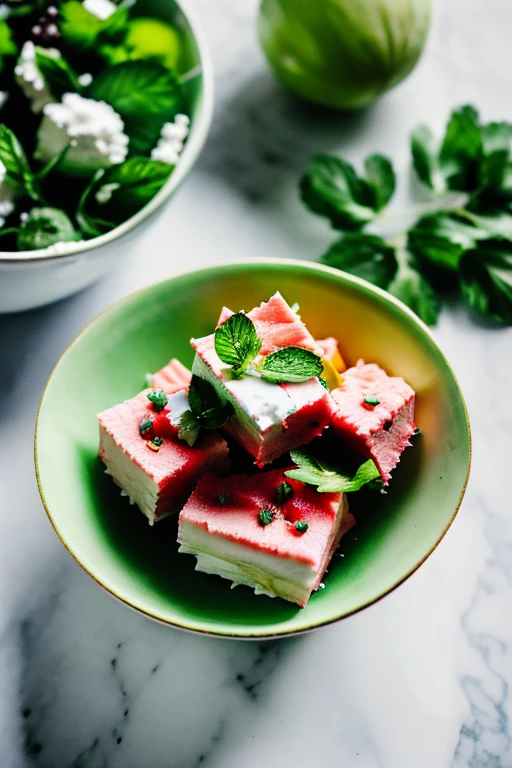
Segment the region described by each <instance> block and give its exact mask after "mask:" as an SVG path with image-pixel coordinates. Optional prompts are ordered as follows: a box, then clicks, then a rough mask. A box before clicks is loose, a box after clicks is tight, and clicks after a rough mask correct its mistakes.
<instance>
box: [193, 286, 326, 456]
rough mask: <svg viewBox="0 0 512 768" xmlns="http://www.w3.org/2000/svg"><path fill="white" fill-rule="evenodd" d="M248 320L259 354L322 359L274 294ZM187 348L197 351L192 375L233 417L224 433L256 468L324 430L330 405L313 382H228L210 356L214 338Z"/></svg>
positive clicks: (226, 370)
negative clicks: (303, 353) (297, 351)
mask: <svg viewBox="0 0 512 768" xmlns="http://www.w3.org/2000/svg"><path fill="white" fill-rule="evenodd" d="M248 316H249V317H250V318H251V320H252V321H253V323H254V325H255V328H256V332H257V333H258V336H259V337H260V339H261V340H262V347H261V350H260V354H261V355H268V354H270V353H271V352H275V351H276V350H277V349H280V348H282V347H286V346H299V347H303V348H306V349H310V350H312V351H314V352H316V353H318V354H321V352H322V350H321V348H320V347H319V346H318V344H317V342H316V341H315V340H314V338H313V337H312V336H311V334H310V333H309V331H308V330H307V328H306V326H305V325H304V323H303V322H302V320H301V319H300V317H299V316H298V315H297V313H296V312H294V311H293V310H292V309H291V308H290V307H289V306H288V304H287V303H286V301H285V300H284V299H283V297H282V296H281V295H280V294H279V293H276V294H275V295H274V296H273V297H272V298H271V299H270V300H269V301H267V302H265V303H263V304H261V306H259V307H256V308H255V309H253V310H251V311H250V312H249V313H248ZM227 317H229V310H226V309H224V310H223V312H222V315H221V319H222V320H226V319H227ZM191 343H192V346H193V347H194V349H195V350H196V357H195V360H194V364H193V367H192V371H193V373H194V374H196V375H197V376H200V377H201V378H203V379H206V380H208V381H210V382H211V383H212V384H213V386H214V387H215V388H216V390H217V392H218V393H219V395H220V396H221V397H223V398H226V399H228V400H229V401H230V402H231V403H232V405H233V415H232V416H231V417H230V419H229V420H228V422H227V423H226V424H225V426H224V429H225V431H226V432H227V433H228V434H230V435H231V436H232V437H233V438H234V439H235V440H237V441H238V442H239V443H241V445H242V446H243V447H244V448H245V449H246V450H247V451H248V452H249V453H250V454H251V455H252V456H253V457H254V458H255V459H256V463H257V465H258V466H260V467H262V466H264V465H265V464H267V463H269V462H272V461H273V460H274V459H276V458H279V456H282V455H283V454H284V453H286V452H287V451H289V450H291V449H292V448H296V447H297V446H299V445H305V444H306V443H309V442H310V441H311V440H312V439H313V438H314V437H317V436H318V435H320V434H321V433H322V432H323V430H324V429H325V427H326V425H327V423H328V419H329V416H330V400H329V395H328V392H327V391H326V390H325V388H324V387H323V386H322V385H321V384H320V382H319V381H318V379H310V380H309V381H306V382H303V383H300V384H286V383H285V384H274V383H271V382H268V381H264V380H263V379H260V378H256V377H253V376H244V377H243V378H241V379H233V378H231V373H230V369H229V368H228V367H226V365H225V364H224V363H223V362H222V361H221V360H220V359H219V357H218V356H217V353H216V352H215V344H214V335H213V334H211V335H210V336H205V337H203V338H200V339H192V342H191Z"/></svg>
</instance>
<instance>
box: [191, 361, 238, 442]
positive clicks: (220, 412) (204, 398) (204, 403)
mask: <svg viewBox="0 0 512 768" xmlns="http://www.w3.org/2000/svg"><path fill="white" fill-rule="evenodd" d="M188 402H189V403H190V410H191V411H192V413H193V414H194V416H195V417H196V419H197V421H198V423H199V425H200V426H202V427H204V428H205V429H219V428H220V427H222V426H223V425H224V424H225V423H226V421H227V420H228V418H229V417H230V416H231V414H232V412H233V406H232V404H231V403H230V402H229V401H228V400H223V399H222V398H221V397H220V395H219V394H218V392H217V390H216V389H215V387H214V386H213V384H211V383H210V382H209V381H207V380H206V379H202V378H201V377H200V376H196V375H195V374H194V375H193V376H192V380H191V382H190V386H189V389H188Z"/></svg>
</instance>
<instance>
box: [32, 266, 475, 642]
mask: <svg viewBox="0 0 512 768" xmlns="http://www.w3.org/2000/svg"><path fill="white" fill-rule="evenodd" d="M269 264H275V265H280V266H288V265H290V266H295V267H301V268H305V269H310V270H311V271H312V272H315V271H317V272H320V273H324V274H326V275H330V276H331V277H334V278H337V279H339V278H340V277H342V279H343V280H344V281H346V282H348V283H349V284H350V283H352V284H355V285H357V286H359V287H361V288H363V289H364V290H365V291H366V292H367V293H376V294H377V295H378V296H380V297H381V298H384V299H385V300H387V301H389V302H390V303H391V304H394V305H395V306H397V307H398V308H399V309H401V310H402V311H403V312H405V314H407V315H408V316H409V319H410V320H412V321H413V322H414V323H415V324H416V325H417V326H418V327H419V328H420V329H421V330H422V331H423V332H424V333H426V335H427V336H428V337H429V339H430V340H431V342H432V343H433V344H434V346H435V347H436V349H437V350H438V352H439V354H440V356H441V358H442V360H443V362H444V364H445V365H446V367H447V369H448V371H449V373H450V375H451V376H452V378H453V381H454V383H455V385H456V388H457V391H458V393H459V397H460V401H461V404H462V409H463V413H464V420H465V423H466V429H467V438H468V462H467V467H466V474H465V478H464V483H463V486H462V490H461V493H460V496H459V499H458V501H457V504H456V506H455V509H454V511H453V513H452V515H451V517H450V519H449V520H448V522H447V524H446V525H445V527H444V528H443V530H442V531H441V533H440V535H439V537H438V538H437V540H436V541H435V543H434V544H433V545H432V546H431V547H430V549H429V550H428V552H426V553H425V554H424V555H423V556H422V557H421V558H420V559H419V561H418V562H417V563H415V564H414V566H412V567H411V568H410V569H409V570H408V571H407V572H406V573H405V574H404V575H403V576H402V577H401V578H400V579H398V580H397V581H396V582H395V583H394V584H392V585H391V587H389V588H386V589H385V590H384V591H382V592H379V593H378V594H377V595H376V596H375V597H373V598H371V599H370V600H367V601H366V602H364V603H363V604H361V605H358V606H357V607H356V608H354V609H352V610H351V611H348V612H347V613H342V614H340V615H337V616H334V617H332V618H328V619H326V620H325V621H319V622H315V623H313V624H309V625H304V626H300V627H298V628H297V629H293V630H286V629H285V630H283V631H282V632H280V631H275V630H274V631H272V632H265V631H262V632H252V633H250V632H241V633H239V634H237V633H234V632H233V631H225V632H223V631H222V630H221V629H215V630H211V629H210V630H209V629H202V628H200V627H197V626H191V625H190V624H188V625H187V624H186V623H182V624H180V623H179V622H177V621H170V620H169V619H167V618H165V616H163V615H161V614H160V615H159V614H158V612H157V611H154V612H151V611H150V610H148V609H147V608H144V607H142V606H140V605H135V604H134V603H133V602H130V600H129V599H127V598H126V597H124V596H123V595H120V594H118V593H117V592H116V591H115V588H114V587H113V586H107V585H106V584H104V583H103V582H102V581H101V580H100V578H99V577H98V575H96V574H95V573H93V572H92V570H91V569H90V568H89V567H88V566H87V564H86V563H85V562H83V560H82V559H81V558H80V557H79V556H78V555H77V554H76V553H75V552H74V551H73V549H72V547H71V545H70V544H68V542H67V541H65V540H64V538H63V537H62V536H61V533H60V531H59V528H58V525H57V522H56V521H55V520H54V518H53V516H52V513H51V512H50V509H49V507H48V504H47V502H46V499H45V496H44V491H43V488H42V482H41V476H40V471H39V461H38V451H37V442H38V430H39V419H40V415H41V411H42V408H43V404H44V401H45V397H46V393H47V390H48V388H49V387H50V385H51V382H52V380H53V378H54V376H55V373H56V371H57V369H58V368H59V366H60V364H61V362H62V361H63V359H64V357H65V356H66V355H67V353H68V351H69V350H70V349H71V348H72V347H73V346H74V345H75V344H76V343H77V342H78V341H79V339H81V337H82V336H83V335H85V334H86V333H87V332H88V330H89V328H91V327H92V326H93V325H94V324H95V323H96V322H97V321H98V320H100V318H102V317H104V316H105V315H107V314H108V313H109V312H111V311H114V310H115V309H116V308H117V307H119V306H121V305H122V304H124V303H125V302H127V301H130V300H131V299H133V298H135V297H136V296H138V295H140V294H141V293H144V292H145V291H151V290H152V289H153V288H155V287H156V286H158V285H160V284H162V283H166V282H169V281H171V280H175V279H177V278H185V277H192V276H193V275H196V274H198V273H205V272H210V273H215V272H217V271H218V270H222V269H226V268H230V267H240V266H242V267H243V266H245V265H253V266H256V265H259V266H265V265H269ZM471 462H472V437H471V425H470V420H469V414H468V410H467V406H466V402H465V399H464V395H463V393H462V390H461V387H460V384H459V381H458V379H457V377H456V375H455V373H454V371H453V369H452V367H451V365H450V363H449V362H448V360H447V359H446V356H445V354H444V352H443V351H442V349H441V348H440V346H439V345H438V343H437V341H436V340H435V338H434V335H433V333H432V331H431V330H430V328H429V327H428V326H427V325H426V324H425V323H424V322H423V321H422V320H421V319H420V318H419V317H418V316H417V315H416V314H415V313H414V312H413V311H412V310H411V309H410V308H409V307H408V306H407V305H406V304H404V303H403V302H402V301H400V300H399V299H397V298H395V297H394V296H392V295H391V294H389V293H388V292H387V291H384V290H383V289H382V288H379V287H377V286H375V285H373V284H371V283H369V282H368V281H366V280H363V279H362V278H360V277H357V276H355V275H351V274H349V273H348V272H344V271H343V270H339V269H336V268H334V267H329V266H327V265H325V264H318V263H316V262H312V261H306V260H301V259H283V258H270V257H266V258H265V257H263V258H250V259H244V260H243V261H235V262H233V261H221V262H217V263H216V264H215V265H212V266H211V267H200V268H198V269H194V270H187V271H183V272H181V271H180V272H176V273H175V274H173V275H171V276H170V277H167V278H165V279H163V280H157V281H155V282H153V283H150V284H149V285H146V286H144V287H142V288H139V289H137V290H136V291H133V292H132V293H129V294H128V295H127V296H124V297H123V298H121V299H118V300H117V301H115V302H114V303H113V304H111V305H110V306H108V307H106V308H105V309H104V310H102V311H101V312H99V313H98V314H97V315H96V316H95V317H94V318H92V320H90V321H89V322H88V323H87V324H86V325H85V326H84V328H82V330H81V331H80V332H79V333H78V334H77V335H76V336H75V337H74V339H72V340H71V342H70V343H69V344H68V345H67V347H66V348H65V349H64V351H63V352H62V354H61V355H60V357H59V358H58V360H57V362H56V363H55V365H54V367H53V369H52V371H51V373H50V375H49V377H48V379H47V382H46V384H45V387H44V390H43V393H42V395H41V399H40V402H39V405H38V409H37V416H36V421H35V428H34V464H35V474H36V481H37V487H38V490H39V495H40V497H41V502H42V504H43V507H44V509H45V512H46V514H47V516H48V519H49V521H50V523H51V525H52V527H53V529H54V531H55V533H56V534H57V536H58V538H59V539H60V541H61V543H62V544H63V545H64V547H65V548H66V549H67V551H68V552H69V554H70V555H71V556H72V557H73V559H74V560H75V561H76V562H77V563H78V565H80V566H81V567H82V568H83V570H84V571H85V572H86V573H87V574H88V575H89V576H91V578H92V579H94V581H95V582H96V583H97V584H99V585H100V586H101V587H102V588H103V589H104V590H105V591H106V592H107V593H108V594H110V595H111V596H112V597H114V598H116V599H117V600H119V602H121V603H123V605H125V606H127V607H128V608H131V609H132V610H134V611H135V612H136V613H138V614H140V615H142V616H145V617H147V618H149V619H152V620H153V621H156V622H157V623H159V624H163V625H165V626H167V627H174V628H175V629H180V630H183V631H187V632H192V633H194V634H201V635H206V636H209V637H219V638H225V639H234V640H261V639H268V640H272V639H279V638H285V637H293V636H294V635H301V634H305V633H307V632H312V631H313V630H315V629H319V628H320V627H326V626H329V625H331V624H335V623H336V622H338V621H342V620H343V619H347V618H349V617H350V616H354V615H355V614H357V613H360V612H361V611H363V610H365V609H366V608H369V607H370V606H372V605H374V604H375V603H378V602H380V601H381V600H383V599H384V598H385V597H387V595H390V594H391V593H392V592H394V591H395V590H396V589H398V587H399V586H401V585H402V584H403V583H404V582H405V581H407V579H409V578H410V576H412V575H413V574H414V573H415V572H416V571H417V570H418V569H419V568H420V566H422V565H423V563H424V562H425V561H426V560H428V558H429V557H430V555H431V554H432V553H433V552H434V551H435V550H436V549H437V547H438V546H439V544H440V543H441V541H442V540H443V539H444V537H445V536H446V534H447V532H448V530H449V529H450V527H451V525H452V523H453V522H454V520H455V518H456V516H457V513H458V511H459V509H460V506H461V504H462V501H463V499H464V495H465V493H466V489H467V486H468V481H469V475H470V471H471Z"/></svg>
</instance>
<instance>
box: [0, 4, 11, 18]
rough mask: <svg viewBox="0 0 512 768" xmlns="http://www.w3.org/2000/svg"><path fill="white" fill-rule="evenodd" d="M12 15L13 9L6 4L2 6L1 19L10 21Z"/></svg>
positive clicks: (0, 8)
mask: <svg viewBox="0 0 512 768" xmlns="http://www.w3.org/2000/svg"><path fill="white" fill-rule="evenodd" d="M10 15H11V9H10V8H9V6H8V5H6V4H5V3H1V4H0V19H2V20H3V19H8V18H9V16H10Z"/></svg>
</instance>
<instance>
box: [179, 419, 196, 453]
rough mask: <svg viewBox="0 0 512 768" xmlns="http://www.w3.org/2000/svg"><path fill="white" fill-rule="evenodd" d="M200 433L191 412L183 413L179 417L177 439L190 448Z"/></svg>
mask: <svg viewBox="0 0 512 768" xmlns="http://www.w3.org/2000/svg"><path fill="white" fill-rule="evenodd" d="M200 431H201V425H200V424H199V422H198V421H197V419H196V417H195V416H194V414H193V413H192V411H185V413H183V414H182V416H181V419H180V423H179V426H178V439H179V440H184V441H185V442H186V443H187V444H188V445H189V446H190V447H191V448H192V446H193V445H194V443H195V442H196V440H197V438H198V437H199V433H200Z"/></svg>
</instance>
